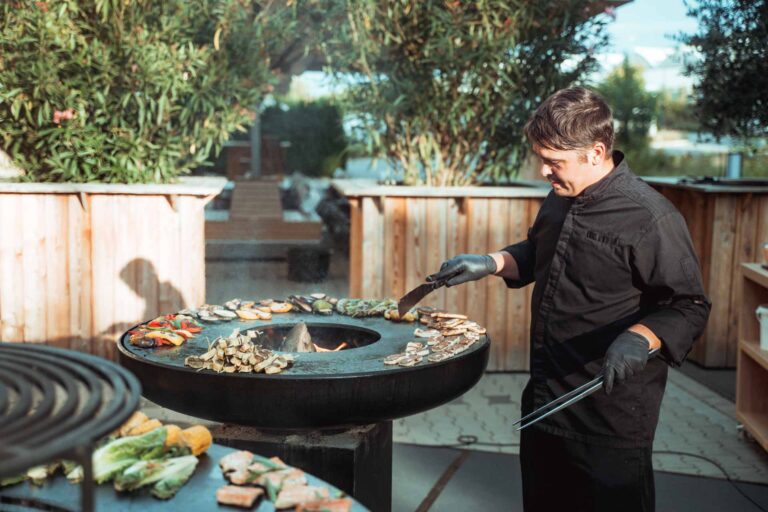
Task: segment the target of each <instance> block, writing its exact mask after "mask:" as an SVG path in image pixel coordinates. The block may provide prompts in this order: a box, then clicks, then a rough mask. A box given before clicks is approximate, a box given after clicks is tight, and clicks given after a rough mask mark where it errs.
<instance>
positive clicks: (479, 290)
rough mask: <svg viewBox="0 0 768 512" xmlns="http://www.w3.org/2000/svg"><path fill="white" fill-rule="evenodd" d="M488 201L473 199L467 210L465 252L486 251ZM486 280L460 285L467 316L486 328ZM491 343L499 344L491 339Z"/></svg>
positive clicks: (487, 319)
mask: <svg viewBox="0 0 768 512" xmlns="http://www.w3.org/2000/svg"><path fill="white" fill-rule="evenodd" d="M487 225H488V200H487V199H478V198H473V199H472V202H471V203H470V204H469V207H468V208H467V252H468V253H484V252H487V250H488V230H487V229H480V228H481V227H482V226H487ZM487 281H488V280H487V279H485V280H480V281H473V282H469V283H467V284H465V285H462V287H463V288H465V289H466V296H467V298H466V301H467V308H466V309H467V316H469V318H471V319H472V320H474V321H476V322H478V323H480V325H483V326H485V327H486V328H488V327H490V326H489V325H488V322H489V318H488V315H487V313H486V297H487V293H486V291H487V284H486V283H487ZM491 342H492V343H499V342H500V340H496V339H494V338H493V337H491Z"/></svg>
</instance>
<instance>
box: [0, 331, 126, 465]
mask: <svg viewBox="0 0 768 512" xmlns="http://www.w3.org/2000/svg"><path fill="white" fill-rule="evenodd" d="M140 395H141V387H140V386H139V382H138V381H137V380H136V378H135V377H134V376H133V375H131V374H130V373H129V372H128V371H126V370H125V369H123V368H121V367H120V366H118V365H116V364H114V363H112V362H111V361H107V360H105V359H101V358H98V357H95V356H91V355H88V354H82V353H79V352H74V351H70V350H63V349H57V348H53V347H48V346H44V345H32V344H26V343H23V344H22V343H0V477H7V476H13V475H16V474H19V473H21V472H23V471H25V470H27V469H28V468H30V467H32V466H35V465H37V464H40V463H47V462H50V461H53V460H56V459H59V458H73V459H76V460H77V459H82V458H83V455H84V454H85V453H87V454H88V457H90V449H91V445H92V443H93V442H94V441H96V440H97V439H99V438H101V437H102V436H104V435H106V434H108V433H109V432H111V431H112V430H114V429H115V428H117V427H118V426H119V425H120V424H122V423H123V422H124V421H125V420H126V419H127V418H128V417H129V416H130V415H131V414H132V413H133V411H135V410H136V409H137V408H138V405H139V397H140Z"/></svg>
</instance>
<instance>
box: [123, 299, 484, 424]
mask: <svg viewBox="0 0 768 512" xmlns="http://www.w3.org/2000/svg"><path fill="white" fill-rule="evenodd" d="M301 321H304V322H306V323H307V327H308V329H309V332H310V334H311V335H312V339H313V341H314V342H315V343H316V344H318V345H320V346H321V347H323V348H326V349H334V348H336V347H337V346H338V345H339V344H340V343H342V342H346V343H347V344H348V345H349V347H348V348H347V349H345V350H340V351H338V352H311V353H298V354H294V356H295V362H294V364H293V367H291V368H290V369H289V370H286V371H285V372H284V373H281V374H278V375H264V374H244V373H214V372H210V371H198V370H194V369H191V368H187V367H185V366H184V359H185V358H186V357H187V356H191V355H199V354H202V353H203V352H205V351H206V350H207V349H208V342H209V340H213V339H215V338H216V337H218V336H228V335H229V334H231V332H232V330H233V329H235V328H238V329H240V330H241V331H242V332H245V331H248V330H251V329H258V330H261V331H262V332H264V333H265V334H267V337H268V338H269V339H272V340H278V339H280V337H281V336H284V335H285V334H286V333H287V332H288V331H289V330H290V329H291V328H292V327H293V326H294V325H296V324H297V323H299V322H301ZM417 326H418V324H413V323H395V322H390V321H388V320H385V319H384V318H382V317H374V318H351V317H346V316H342V315H338V314H334V315H330V316H327V317H324V316H319V315H308V314H302V313H287V314H284V315H279V316H277V315H276V316H275V317H274V319H273V320H271V321H268V322H264V321H250V322H238V321H235V322H227V323H223V324H216V325H209V326H206V328H205V330H204V331H203V333H202V335H200V336H198V337H197V338H193V339H191V340H189V341H188V342H187V343H184V344H183V345H181V346H179V347H160V348H155V349H143V348H138V347H136V346H133V345H131V344H130V343H129V342H128V336H127V335H124V336H123V337H122V338H121V340H120V343H119V350H120V363H121V364H122V365H123V366H125V367H126V368H128V369H129V370H131V371H132V372H133V373H134V374H135V375H136V376H137V377H138V378H139V380H140V381H141V384H142V387H143V389H144V396H146V397H147V398H148V399H150V400H152V401H153V402H155V403H158V404H160V405H163V406H165V407H168V408H170V409H174V410H177V411H180V412H183V413H185V414H189V415H192V416H197V417H200V418H206V419H209V420H213V421H220V422H224V423H237V424H240V425H249V426H253V427H259V428H262V429H281V430H284V429H308V428H311V429H321V428H347V427H352V426H355V425H366V424H370V423H376V422H380V421H385V420H392V419H396V418H401V417H404V416H409V415H411V414H416V413H419V412H422V411H426V410H428V409H431V408H433V407H436V406H438V405H441V404H443V403H446V402H448V401H450V400H453V399H454V398H456V397H458V396H460V395H462V394H463V393H465V392H466V391H467V390H469V389H470V388H471V387H472V386H474V385H475V384H476V383H477V381H478V380H479V379H480V377H481V376H482V373H483V371H484V369H485V365H486V363H487V360H488V348H489V341H488V338H487V337H485V336H484V337H482V338H481V339H480V341H479V342H477V343H475V344H474V345H473V346H472V347H471V348H470V349H469V350H467V351H466V352H463V353H461V354H459V355H457V356H455V357H452V358H450V359H447V360H445V361H441V362H438V363H429V362H427V361H426V360H424V361H423V362H421V363H420V364H418V365H416V366H413V367H410V368H401V367H396V366H395V367H393V366H386V365H384V364H383V362H382V361H383V359H384V358H385V357H386V356H388V355H391V354H394V353H397V352H402V351H404V350H405V346H406V344H407V343H408V342H409V341H412V340H413V339H414V337H413V330H414V328H415V327H417Z"/></svg>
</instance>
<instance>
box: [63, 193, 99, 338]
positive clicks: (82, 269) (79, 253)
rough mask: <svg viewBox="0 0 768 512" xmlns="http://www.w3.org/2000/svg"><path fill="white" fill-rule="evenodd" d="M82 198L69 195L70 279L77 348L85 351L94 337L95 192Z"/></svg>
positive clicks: (72, 318)
mask: <svg viewBox="0 0 768 512" xmlns="http://www.w3.org/2000/svg"><path fill="white" fill-rule="evenodd" d="M82 200H83V201H84V202H85V206H86V207H85V208H83V205H82V204H81V202H80V201H81V199H80V198H79V197H78V196H76V195H69V196H68V201H67V214H68V219H69V222H68V224H67V255H68V257H67V259H68V264H67V270H66V271H67V276H68V279H67V281H68V282H69V304H70V318H69V325H70V329H71V335H72V337H73V338H72V341H71V342H70V345H71V346H72V348H73V349H76V350H81V351H83V352H90V351H91V340H92V337H93V330H92V322H91V313H92V310H91V296H92V275H91V271H92V260H91V256H92V252H91V249H92V244H91V239H92V233H91V216H90V213H89V212H90V211H91V196H90V195H87V196H85V197H83V198H82Z"/></svg>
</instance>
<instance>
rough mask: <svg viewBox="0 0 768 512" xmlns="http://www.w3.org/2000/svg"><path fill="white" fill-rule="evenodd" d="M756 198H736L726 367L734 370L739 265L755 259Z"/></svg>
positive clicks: (740, 279) (739, 297)
mask: <svg viewBox="0 0 768 512" xmlns="http://www.w3.org/2000/svg"><path fill="white" fill-rule="evenodd" d="M757 201H759V198H757V197H755V196H753V195H752V194H744V195H740V196H737V209H736V215H737V228H736V236H735V240H734V253H735V261H734V265H733V269H732V274H731V276H732V277H731V286H732V289H731V303H730V308H729V320H728V321H729V325H728V339H727V340H726V342H727V349H726V365H727V366H735V365H736V358H737V352H738V338H739V336H738V328H739V314H740V312H741V303H742V300H741V299H742V291H741V290H742V281H743V279H742V277H741V263H746V262H750V261H755V257H756V256H757V247H756V245H757V240H756V239H757V226H758V218H757V213H758V211H759V210H758V206H759V205H757V204H756V203H757Z"/></svg>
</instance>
